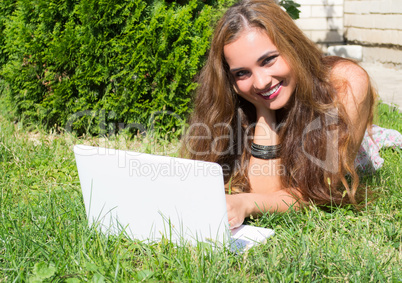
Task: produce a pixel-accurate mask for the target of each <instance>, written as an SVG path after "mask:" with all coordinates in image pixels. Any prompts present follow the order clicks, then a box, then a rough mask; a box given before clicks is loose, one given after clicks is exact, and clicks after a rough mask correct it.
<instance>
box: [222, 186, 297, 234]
mask: <svg viewBox="0 0 402 283" xmlns="http://www.w3.org/2000/svg"><path fill="white" fill-rule="evenodd" d="M296 199H297V197H296V196H292V195H291V194H289V193H288V192H286V191H285V190H276V191H272V192H264V193H245V194H236V195H226V206H227V212H228V219H229V225H230V228H231V229H233V228H236V227H238V226H240V225H241V224H242V223H243V222H244V219H245V218H246V217H248V216H250V215H258V214H261V213H263V212H285V211H287V210H288V209H289V208H291V207H293V208H298V207H299V204H298V203H297V202H296Z"/></svg>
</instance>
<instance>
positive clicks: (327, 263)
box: [0, 105, 402, 282]
mask: <svg viewBox="0 0 402 283" xmlns="http://www.w3.org/2000/svg"><path fill="white" fill-rule="evenodd" d="M4 116H5V113H4V111H3V116H0V190H1V195H0V282H24V281H30V282H42V281H45V282H50V281H51V282H82V281H89V282H122V281H123V282H125V281H134V282H136V281H147V282H152V281H156V282H160V281H169V282H183V281H184V282H186V281H196V282H198V281H202V282H203V281H209V282H222V281H227V282H243V281H245V282H258V281H263V282H267V281H269V282H294V281H299V282H316V281H320V282H321V281H324V282H326V281H338V282H344V281H351V282H370V281H373V282H378V281H380V282H383V281H385V282H401V281H402V271H401V266H402V245H401V241H402V240H401V237H402V227H401V223H402V185H401V184H402V151H401V150H391V149H388V150H384V151H382V156H383V157H384V159H385V164H384V167H383V168H382V169H380V170H379V171H378V172H376V173H375V174H374V175H369V176H365V177H364V179H363V183H364V184H366V185H368V186H370V187H371V188H373V190H374V191H376V192H377V193H378V198H377V199H376V201H374V202H373V203H372V204H371V205H369V206H367V208H365V209H364V210H363V211H361V212H356V211H354V210H351V209H345V208H339V209H335V210H334V211H332V213H329V212H324V211H322V210H319V209H315V208H313V209H311V210H305V211H301V212H298V213H295V212H290V213H285V214H266V215H263V216H262V217H260V218H258V219H256V220H253V221H252V222H253V223H254V224H255V225H258V226H262V227H269V228H273V229H275V232H276V235H275V236H274V237H272V238H270V239H269V240H268V241H267V243H266V244H263V245H259V246H257V247H255V248H252V249H251V250H249V251H248V252H246V253H244V254H242V255H235V254H232V253H231V252H229V251H227V250H215V251H213V250H211V249H210V248H209V247H208V246H205V245H201V244H200V245H199V246H197V247H176V246H174V245H172V244H170V243H168V242H161V243H158V244H153V245H145V244H143V243H140V242H136V241H131V240H128V239H127V238H125V237H124V236H123V235H120V236H113V237H106V236H104V235H101V234H99V233H98V232H97V231H96V230H95V229H90V228H88V225H87V220H86V217H85V209H84V205H83V200H82V196H81V192H80V186H79V180H78V174H77V170H76V165H75V161H74V156H73V152H72V145H73V144H75V143H78V142H80V143H82V142H85V143H88V144H93V145H101V146H105V145H106V146H110V147H119V148H128V149H134V148H135V149H137V150H141V151H144V152H155V147H156V144H155V143H151V142H150V141H148V142H147V141H144V140H127V139H124V137H113V138H110V139H97V138H89V137H88V138H85V139H80V140H78V139H77V138H74V137H71V136H69V135H67V134H52V133H50V134H45V133H44V132H43V131H41V130H38V129H35V128H32V127H30V128H27V127H22V126H21V122H20V123H18V124H14V123H11V122H9V121H8V120H7V119H6V118H4ZM376 123H377V124H379V125H381V126H384V127H390V128H394V129H397V130H398V131H400V132H402V114H401V113H398V112H397V111H393V110H392V109H391V108H389V107H388V106H385V105H381V106H380V107H379V115H378V120H377V122H376ZM174 148H176V147H175V145H173V149H174ZM157 149H158V153H167V152H168V150H169V148H166V147H165V146H159V147H158V148H157ZM170 152H174V150H173V151H170ZM206 209H207V208H206Z"/></svg>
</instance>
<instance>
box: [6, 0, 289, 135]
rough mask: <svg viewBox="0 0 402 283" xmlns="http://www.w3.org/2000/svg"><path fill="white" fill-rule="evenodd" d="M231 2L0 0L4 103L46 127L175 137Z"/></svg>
mask: <svg viewBox="0 0 402 283" xmlns="http://www.w3.org/2000/svg"><path fill="white" fill-rule="evenodd" d="M212 1H216V0H212ZM183 2H184V3H183ZM232 2H233V0H220V1H217V2H211V1H209V2H208V1H206V2H201V1H198V0H191V1H181V2H180V3H176V2H173V3H167V2H165V1H163V0H161V1H154V0H148V1H141V0H2V2H1V3H0V79H1V81H2V87H1V88H0V90H1V92H2V97H3V99H2V100H3V101H4V100H5V101H6V103H7V107H8V108H9V109H10V111H11V113H12V115H13V116H14V117H15V118H16V119H24V121H27V122H29V123H41V124H43V125H45V127H47V128H50V127H54V126H57V127H62V128H67V129H68V130H74V131H76V132H77V133H79V134H81V133H88V132H89V133H93V134H108V133H115V132H116V131H117V130H119V128H133V129H134V130H136V129H140V131H145V130H149V127H153V126H155V128H158V129H159V130H160V131H161V132H162V133H167V132H170V131H171V130H172V129H174V128H176V129H177V130H176V134H180V129H181V126H183V125H184V124H185V118H186V116H187V114H188V113H189V111H190V108H191V93H192V91H193V90H194V89H195V87H196V83H195V82H194V77H195V75H196V74H197V73H198V72H199V70H200V68H201V67H202V64H203V62H204V56H205V54H206V52H207V49H208V46H209V42H210V37H211V34H212V24H213V22H214V21H215V19H216V18H217V17H218V16H219V15H220V14H221V12H222V11H223V10H224V7H226V6H228V5H229V4H231V3H232ZM286 2H289V1H286Z"/></svg>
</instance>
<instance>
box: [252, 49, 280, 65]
mask: <svg viewBox="0 0 402 283" xmlns="http://www.w3.org/2000/svg"><path fill="white" fill-rule="evenodd" d="M275 53H278V51H277V50H272V51H267V52H265V53H264V54H263V55H261V56H260V58H258V60H257V62H260V61H262V60H264V59H265V58H267V57H268V56H270V55H272V54H275Z"/></svg>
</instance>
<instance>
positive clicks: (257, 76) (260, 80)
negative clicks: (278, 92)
mask: <svg viewBox="0 0 402 283" xmlns="http://www.w3.org/2000/svg"><path fill="white" fill-rule="evenodd" d="M270 84H271V76H270V75H268V74H266V73H265V72H255V73H254V81H253V87H254V89H255V90H265V89H266V88H268V87H269V86H270Z"/></svg>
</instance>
